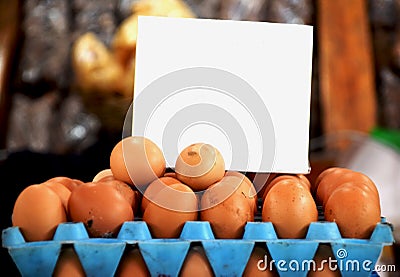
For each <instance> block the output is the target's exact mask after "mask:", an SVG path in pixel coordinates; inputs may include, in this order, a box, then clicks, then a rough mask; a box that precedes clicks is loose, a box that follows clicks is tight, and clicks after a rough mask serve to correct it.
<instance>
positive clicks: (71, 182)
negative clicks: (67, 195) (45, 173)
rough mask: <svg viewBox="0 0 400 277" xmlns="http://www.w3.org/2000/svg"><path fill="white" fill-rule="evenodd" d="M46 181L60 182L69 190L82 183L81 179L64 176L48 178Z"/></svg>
mask: <svg viewBox="0 0 400 277" xmlns="http://www.w3.org/2000/svg"><path fill="white" fill-rule="evenodd" d="M46 183H60V184H62V185H64V186H65V187H66V188H67V189H69V190H70V191H72V190H74V188H76V187H78V186H80V185H82V184H83V182H82V181H81V180H78V179H72V178H69V177H64V176H58V177H53V178H50V179H48V180H47V181H46Z"/></svg>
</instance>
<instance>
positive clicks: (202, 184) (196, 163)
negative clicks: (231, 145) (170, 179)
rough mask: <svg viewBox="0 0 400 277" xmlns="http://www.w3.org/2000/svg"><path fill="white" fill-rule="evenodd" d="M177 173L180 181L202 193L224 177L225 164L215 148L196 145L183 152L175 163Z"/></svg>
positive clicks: (200, 144)
mask: <svg viewBox="0 0 400 277" xmlns="http://www.w3.org/2000/svg"><path fill="white" fill-rule="evenodd" d="M175 173H176V177H177V178H178V180H180V181H181V182H183V183H185V184H186V185H188V186H190V187H191V188H192V189H193V190H194V191H201V190H205V189H206V188H208V187H209V186H211V185H212V184H214V183H215V182H218V181H220V180H221V179H222V178H223V177H224V175H225V162H224V159H223V158H222V156H221V153H220V152H219V151H218V149H216V148H215V147H214V146H212V145H210V144H205V143H195V144H192V145H189V146H188V147H186V148H185V149H183V150H182V151H181V153H180V154H179V156H178V158H177V160H176V163H175Z"/></svg>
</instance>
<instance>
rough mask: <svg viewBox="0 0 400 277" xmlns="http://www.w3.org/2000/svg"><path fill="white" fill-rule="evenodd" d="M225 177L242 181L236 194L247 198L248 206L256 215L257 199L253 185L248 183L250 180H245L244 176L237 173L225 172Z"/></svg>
mask: <svg viewBox="0 0 400 277" xmlns="http://www.w3.org/2000/svg"><path fill="white" fill-rule="evenodd" d="M226 176H236V177H239V178H241V179H242V182H241V183H240V185H239V188H238V189H237V190H236V192H239V193H244V194H245V195H246V196H247V198H248V199H249V202H250V206H252V209H253V210H254V213H256V212H257V201H258V197H257V192H256V189H255V188H254V186H253V183H252V182H251V181H250V179H249V178H247V177H246V175H244V174H242V173H240V172H238V171H227V172H226V173H225V177H226Z"/></svg>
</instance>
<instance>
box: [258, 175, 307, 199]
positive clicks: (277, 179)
mask: <svg viewBox="0 0 400 277" xmlns="http://www.w3.org/2000/svg"><path fill="white" fill-rule="evenodd" d="M301 176H304V175H301ZM304 178H305V177H304ZM287 179H292V180H294V181H300V184H302V185H303V186H304V188H305V189H307V190H310V187H311V184H310V182H306V181H305V180H304V179H303V178H302V177H300V174H299V175H287V174H284V175H277V176H276V177H275V178H274V179H273V180H272V181H271V182H270V183H269V184H268V185H267V186H266V188H265V189H264V194H263V196H262V197H263V199H265V197H266V196H267V194H268V192H269V191H270V190H271V188H272V187H273V186H274V185H276V184H278V183H279V182H280V181H282V180H287Z"/></svg>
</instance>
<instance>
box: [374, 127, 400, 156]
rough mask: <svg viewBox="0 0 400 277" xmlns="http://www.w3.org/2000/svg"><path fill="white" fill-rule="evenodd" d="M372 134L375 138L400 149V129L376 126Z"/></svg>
mask: <svg viewBox="0 0 400 277" xmlns="http://www.w3.org/2000/svg"><path fill="white" fill-rule="evenodd" d="M370 135H371V137H372V138H373V139H375V140H377V141H379V142H382V143H384V144H386V145H389V146H391V147H392V148H395V149H396V150H397V151H400V130H392V129H386V128H381V127H376V128H374V129H372V131H371V133H370Z"/></svg>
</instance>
